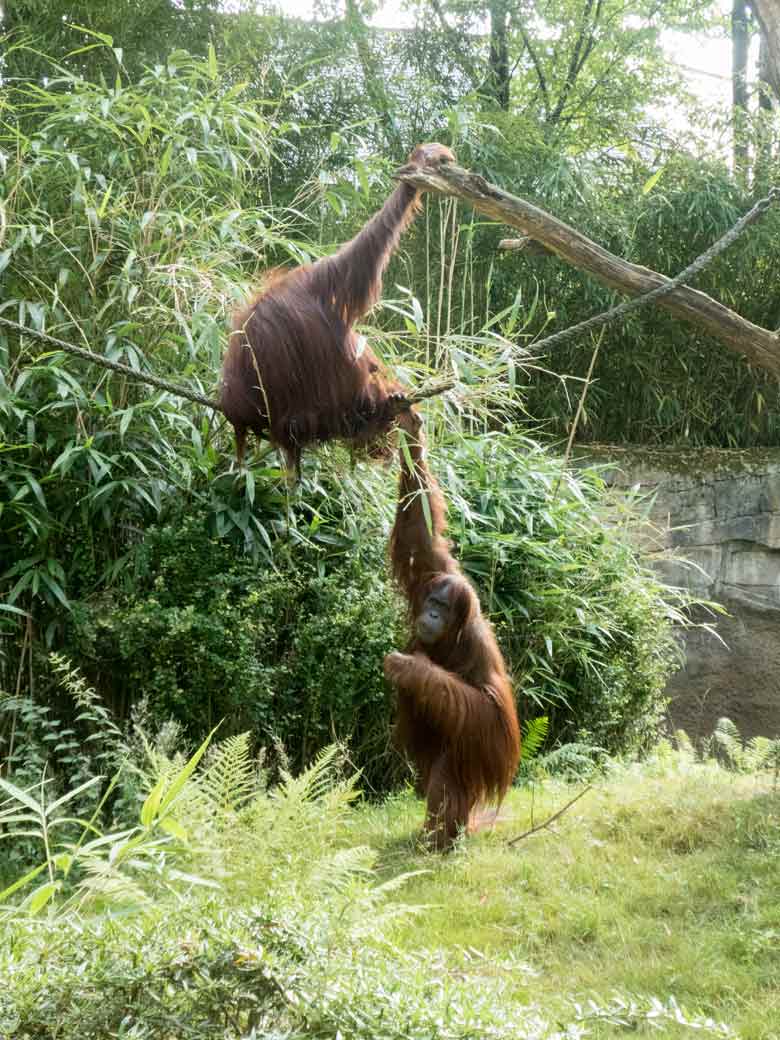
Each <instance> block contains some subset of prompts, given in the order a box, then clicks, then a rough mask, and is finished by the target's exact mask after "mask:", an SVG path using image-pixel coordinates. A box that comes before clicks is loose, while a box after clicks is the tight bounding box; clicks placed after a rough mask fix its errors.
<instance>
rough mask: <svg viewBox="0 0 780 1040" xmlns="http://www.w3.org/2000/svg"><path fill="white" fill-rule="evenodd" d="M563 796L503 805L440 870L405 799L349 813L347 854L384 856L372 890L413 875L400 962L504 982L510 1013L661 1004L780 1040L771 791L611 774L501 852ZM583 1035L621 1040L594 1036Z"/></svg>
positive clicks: (778, 910) (600, 1029) (538, 794)
mask: <svg viewBox="0 0 780 1040" xmlns="http://www.w3.org/2000/svg"><path fill="white" fill-rule="evenodd" d="M573 793H576V788H570V787H565V786H563V785H557V784H551V783H546V784H544V785H543V786H541V787H540V788H537V789H536V791H531V790H528V789H526V790H520V791H515V792H513V793H512V795H511V796H510V798H509V799H508V802H507V804H506V805H505V807H504V809H503V812H502V815H503V816H504V817H505V820H504V822H502V823H501V824H500V825H499V826H498V827H497V828H496V829H495V830H494V831H492V832H490V833H483V834H480V835H478V836H476V837H474V838H471V839H469V840H468V841H467V842H466V843H464V845H463V846H462V847H461V848H459V849H458V850H456V851H455V852H454V853H452V854H450V855H449V856H446V857H444V858H440V857H436V856H433V855H430V854H427V853H425V852H424V851H422V850H421V849H420V848H419V847H418V846H417V845H416V843H415V841H414V839H413V837H412V835H413V834H414V833H415V832H416V829H417V828H418V827H419V823H420V820H421V806H420V804H419V803H418V802H417V801H415V800H414V799H413V798H412V797H411V796H403V797H399V798H397V799H394V800H392V801H391V802H389V803H388V804H386V805H385V806H382V807H381V808H367V809H365V810H364V811H362V812H359V813H358V814H357V815H356V817H354V818H353V820H352V822H351V824H350V827H351V828H354V833H353V834H352V835H351V838H352V840H355V841H357V840H360V841H364V842H366V843H368V844H370V845H372V846H373V847H374V848H378V849H379V850H380V861H379V869H380V873H381V874H382V875H384V876H388V877H390V876H395V875H397V874H399V873H401V872H404V871H423V873H421V874H419V875H418V876H416V877H414V878H412V879H410V880H409V881H408V882H407V885H406V887H405V888H404V889H403V890H402V898H403V899H404V900H405V901H406V902H407V903H410V904H413V905H415V906H417V907H419V910H418V912H417V913H416V914H414V915H411V916H406V917H403V918H402V919H401V921H400V923H399V925H398V926H397V931H396V933H395V937H396V940H397V942H398V944H399V946H400V947H402V948H404V949H406V950H410V951H412V950H414V951H421V950H423V951H431V954H433V953H434V952H437V951H446V953H447V955H448V958H449V959H450V962H451V964H452V970H456V971H457V970H459V967H461V968H462V970H465V971H468V973H469V974H470V975H471V974H473V973H474V972H475V971H476V972H478V973H479V974H484V975H486V976H487V975H491V974H495V973H507V975H508V977H509V978H510V979H511V980H512V989H513V992H514V993H515V994H516V996H517V998H518V999H519V1000H521V1001H522V1002H524V1003H532V1004H533V1003H538V1004H539V1005H540V1006H542V1007H544V1008H545V1009H546V1010H547V1012H548V1013H549V1012H550V1011H551V1010H553V1009H555V1008H561V1018H562V1019H564V1018H565V1019H566V1020H569V1019H570V1017H571V1013H570V1008H571V1003H570V1002H571V1001H572V1000H575V1001H578V1002H581V1003H583V1002H587V1000H588V999H589V998H592V999H595V1000H596V1001H597V1002H598V1003H599V1004H600V1005H602V1006H603V1005H605V1004H608V1003H609V1000H610V998H612V997H613V996H614V995H616V994H617V995H618V996H619V997H620V998H621V999H624V1000H626V999H628V998H629V997H630V996H631V995H642V996H655V997H658V998H661V999H663V1000H668V998H669V997H670V996H672V997H674V998H676V1000H677V1001H678V1002H679V1004H680V1005H681V1006H683V1007H685V1008H686V1010H687V1011H688V1012H689V1013H698V1014H703V1015H706V1016H711V1017H712V1018H714V1019H716V1020H717V1021H719V1022H725V1023H727V1024H728V1025H729V1026H731V1027H733V1029H734V1030H735V1031H736V1032H737V1033H738V1035H739V1036H740V1037H741V1038H742V1040H778V1038H780V791H778V789H777V788H776V787H775V786H774V784H773V778H772V777H771V776H766V775H765V776H762V777H755V776H753V777H748V776H739V775H735V774H733V773H729V772H726V771H724V770H721V769H718V768H717V767H715V766H712V765H709V766H707V765H693V764H692V763H689V762H685V761H684V760H679V759H676V758H670V760H669V761H668V762H666V763H665V764H659V763H656V765H655V766H653V765H650V766H648V765H645V766H644V767H642V768H640V767H636V768H633V769H630V770H628V771H624V770H621V771H620V772H619V773H616V774H615V775H614V776H613V777H612V778H611V779H607V780H602V781H597V782H596V784H595V785H594V788H593V789H592V790H591V791H589V792H588V793H587V794H586V795H585V796H584V797H583V798H582V799H581V800H580V801H578V802H577V803H576V805H574V806H573V807H572V808H571V809H570V810H569V811H568V812H567V813H565V814H564V815H563V816H562V817H561V818H560V819H559V820H558V821H557V822H556V823H555V824H554V825H553V826H552V827H551V828H550V829H545V830H543V831H541V832H539V833H537V834H535V835H533V836H531V837H528V838H526V839H524V840H522V841H521V842H519V843H518V844H517V845H515V846H514V847H513V848H509V847H508V846H507V841H506V839H507V838H508V837H510V836H513V835H515V834H519V833H520V832H522V831H524V830H526V829H527V828H528V827H530V826H531V825H532V822H537V823H538V822H540V821H541V820H542V819H544V818H545V817H547V816H549V815H550V814H551V813H552V812H554V811H555V810H556V809H558V808H559V807H560V806H561V805H563V804H565V802H566V801H567V800H568V799H569V798H570V797H572V794H573ZM589 1028H590V1029H591V1030H592V1032H591V1033H590V1034H589V1035H592V1036H595V1037H604V1038H606V1037H613V1036H624V1035H626V1031H625V1028H624V1027H619V1026H616V1025H614V1024H609V1023H607V1022H604V1021H600V1020H596V1021H594V1022H592V1023H590V1024H589ZM644 1028H645V1027H642V1029H644ZM661 1032H662V1035H664V1036H670V1037H672V1036H677V1035H680V1036H683V1035H685V1036H690V1035H691V1031H690V1029H687V1028H682V1027H680V1028H679V1029H678V1027H676V1026H674V1025H671V1026H670V1025H668V1024H665V1025H664V1027H663V1029H662V1031H661ZM655 1035H658V1034H657V1033H656V1034H655Z"/></svg>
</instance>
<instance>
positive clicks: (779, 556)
mask: <svg viewBox="0 0 780 1040" xmlns="http://www.w3.org/2000/svg"><path fill="white" fill-rule="evenodd" d="M578 459H579V461H580V462H583V461H585V460H587V461H595V462H598V463H600V464H602V465H604V466H605V467H606V468H605V476H606V479H607V481H608V483H609V484H611V485H612V486H613V487H615V488H616V489H618V490H620V491H621V492H622V493H623V494H627V493H629V492H630V491H631V489H636V491H637V492H638V493H639V495H640V496H641V497H642V499H643V502H644V512H646V514H647V523H645V524H644V525H643V526H642V527H641V528H640V530H639V533H638V536H637V537H638V540H639V543H640V545H641V548H642V549H643V551H644V552H646V553H647V556H648V559H649V561H650V562H651V563H652V564H653V566H654V567H655V568H656V569H657V571H658V572H659V575H660V576H661V577H662V578H663V580H664V581H666V582H668V583H669V584H672V585H679V586H682V587H685V588H689V589H691V590H692V591H693V592H695V593H696V594H697V595H698V596H700V597H702V598H705V599H709V600H715V601H717V602H719V603H721V604H723V605H724V606H725V607H726V609H727V610H728V612H729V616H728V617H723V618H717V619H715V622H714V627H715V628H716V631H717V633H718V636H719V637H720V640H719V639H718V638H716V637H714V636H712V635H710V634H709V633H707V632H704V631H700V630H699V631H693V632H690V633H688V634H686V636H685V644H686V645H685V649H686V664H685V666H684V667H683V668H682V669H681V670H680V671H679V672H678V673H677V674H676V675H675V676H674V677H673V678H672V680H671V682H670V684H669V694H670V697H671V703H670V706H669V715H670V721H671V723H672V725H673V726H674V727H675V728H676V727H682V728H684V729H686V730H687V731H688V732H689V733H690V734H691V735H694V736H697V735H707V734H709V733H711V732H712V729H713V727H714V725H715V722H716V721H717V720H718V719H719V718H720V717H722V716H724V715H726V716H728V717H729V718H731V719H733V721H734V722H735V723H736V724H737V726H738V727H739V729H740V732H741V733H742V735H743V736H744V737H751V736H754V735H756V734H763V735H765V736H770V737H774V736H778V735H780V451H774V450H772V451H770V450H765V451H748V452H741V451H733V452H732V451H711V450H702V451H697V452H679V451H657V450H650V449H636V448H619V447H614V446H604V447H601V446H598V447H596V446H594V447H588V448H587V449H582V450H581V451H580V452H578ZM721 640H722V641H721Z"/></svg>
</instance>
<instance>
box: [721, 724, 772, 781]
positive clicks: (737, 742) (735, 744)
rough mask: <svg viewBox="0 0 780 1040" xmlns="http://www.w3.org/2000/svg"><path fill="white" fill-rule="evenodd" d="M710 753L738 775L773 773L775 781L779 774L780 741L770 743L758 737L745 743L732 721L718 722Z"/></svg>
mask: <svg viewBox="0 0 780 1040" xmlns="http://www.w3.org/2000/svg"><path fill="white" fill-rule="evenodd" d="M708 749H709V751H710V752H711V753H712V754H714V755H715V756H717V757H718V758H720V759H722V760H723V761H724V762H725V764H726V766H727V767H728V768H729V769H733V770H734V771H735V772H738V773H757V772H759V771H760V770H762V769H773V770H774V773H775V777H777V776H778V774H780V738H776V739H775V740H771V739H770V738H769V737H761V736H759V737H751V738H750V740H743V739H742V737H741V735H740V732H739V730H738V729H737V727H736V725H735V724H734V723H733V722H732V721H731V719H726V718H723V719H718V722H717V725H716V726H715V730H714V732H713V734H712V738H711V739H710V741H709V748H708Z"/></svg>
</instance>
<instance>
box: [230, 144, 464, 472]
mask: <svg viewBox="0 0 780 1040" xmlns="http://www.w3.org/2000/svg"><path fill="white" fill-rule="evenodd" d="M453 159H454V156H453V154H452V152H451V151H450V150H449V148H446V147H445V146H444V145H440V144H424V145H419V146H418V147H417V148H415V150H414V151H413V152H412V154H411V155H410V156H409V160H408V165H407V167H406V168H407V169H408V168H409V167H410V166H415V167H425V166H436V165H437V164H438V163H441V162H446V161H451V160H453ZM419 208H420V192H419V191H418V190H416V189H415V188H413V187H411V186H410V185H408V184H405V183H404V184H400V185H399V186H398V187H397V188H396V189H395V191H394V192H393V193H392V194H391V195H390V197H389V198H388V200H387V201H386V202H385V204H384V206H383V207H382V209H381V210H380V211H379V212H378V213H377V214H375V215H374V216H373V217H372V218H371V220H370V221H369V222H368V223H367V224H366V225H365V227H364V228H363V229H362V230H361V231H360V232H359V233H358V234H357V235H356V236H355V237H354V238H353V239H352V240H351V241H349V242H347V243H346V244H345V245H343V246H342V247H341V248H340V249H339V250H338V252H337V253H335V254H334V255H333V256H330V257H325V258H323V259H322V260H318V261H317V262H316V263H313V264H306V265H305V266H302V267H296V268H294V269H292V270H290V271H282V272H275V273H274V275H273V276H272V278H271V279H269V280H268V282H267V283H266V286H265V288H264V289H263V291H261V292H260V293H259V294H258V295H257V296H256V297H255V298H254V299H253V300H251V301H250V302H249V303H248V304H247V305H246V306H245V307H244V308H242V309H241V310H240V311H239V312H238V313H237V314H236V315H235V316H234V319H233V331H232V333H231V336H230V341H229V343H228V349H227V351H226V353H225V358H224V361H223V366H222V392H221V398H220V403H221V405H222V409H223V411H224V413H225V415H226V416H227V418H228V419H229V420H230V422H231V423H232V424H233V427H234V429H235V433H236V450H237V455H238V460H239V463H240V462H241V461H242V460H243V455H244V449H245V445H246V435H247V430H252V431H253V432H254V433H255V434H256V435H257V436H258V437H262V436H267V437H268V438H269V439H270V440H271V441H272V442H274V443H275V444H277V445H278V446H279V447H281V449H282V450H283V451H284V453H285V456H286V459H287V462H288V465H291V466H293V467H294V468H296V469H297V468H298V466H299V463H300V455H301V451H302V449H303V448H305V447H306V446H307V445H309V444H312V443H315V442H317V441H327V440H330V439H332V438H340V439H343V440H347V441H349V442H351V443H353V444H358V445H360V444H364V445H365V444H369V443H370V442H371V441H372V440H374V439H375V438H376V437H377V436H378V435H379V434H381V433H382V432H383V431H385V430H386V429H387V428H388V427H389V426H390V425H391V424H392V422H393V420H394V417H395V415H394V412H393V410H392V409H389V408H388V404H389V402H391V401H392V400H393V399H394V397H395V398H398V397H400V396H402V394H401V387H400V386H399V385H398V384H397V383H393V382H391V381H390V380H389V379H388V377H387V375H386V374H385V372H384V371H383V369H382V367H381V366H380V363H379V361H378V360H377V358H376V357H375V355H374V354H373V352H372V351H371V350H369V349H368V348H367V347H365V345H364V343H363V342H362V341H361V338H360V337H358V336H357V335H355V333H354V332H353V331H352V330H353V326H354V324H355V322H356V321H358V320H359V319H360V318H362V317H363V316H364V315H365V314H366V313H367V312H368V311H369V310H370V309H371V307H372V306H373V305H374V304H375V303H376V301H377V300H378V298H379V296H380V294H381V291H382V276H383V274H384V271H385V268H386V267H387V264H388V261H389V259H390V256H391V254H392V253H393V250H394V249H395V248H396V247H397V245H398V241H399V238H400V236H401V234H402V232H403V231H404V230H405V228H406V227H408V225H409V224H410V223H411V221H412V220H413V219H414V216H415V215H416V213H417V212H418V211H419Z"/></svg>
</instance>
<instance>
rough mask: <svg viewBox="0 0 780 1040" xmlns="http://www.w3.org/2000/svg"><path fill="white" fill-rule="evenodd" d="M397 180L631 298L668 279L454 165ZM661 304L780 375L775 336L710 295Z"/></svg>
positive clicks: (673, 295)
mask: <svg viewBox="0 0 780 1040" xmlns="http://www.w3.org/2000/svg"><path fill="white" fill-rule="evenodd" d="M397 176H398V178H399V179H400V180H404V181H408V182H409V183H410V184H413V185H414V186H415V187H418V188H422V189H423V190H424V191H429V192H433V193H435V194H439V195H452V196H454V197H455V198H458V199H462V200H463V201H464V202H467V203H469V204H470V205H471V206H473V207H474V209H476V210H478V211H479V212H480V213H484V214H485V215H486V216H488V217H491V218H492V219H493V220H499V221H502V222H503V223H505V224H509V225H510V226H511V227H515V228H518V229H519V230H520V231H521V232H523V234H525V235H527V236H528V237H529V238H532V239H534V240H535V241H536V242H538V243H541V244H542V245H543V246H544V247H545V248H546V249H548V250H549V251H550V252H551V253H554V254H555V255H556V256H558V257H559V258H560V259H561V260H565V261H566V262H567V263H569V264H571V265H572V266H574V267H576V268H578V269H580V270H582V271H585V272H587V273H588V274H590V275H592V276H593V277H594V278H595V279H596V280H597V281H599V282H601V284H602V285H606V286H607V287H608V288H609V289H613V290H616V291H617V292H621V293H625V294H626V295H627V296H640V295H643V294H645V293H648V292H651V291H652V290H654V289H658V288H660V287H662V286H664V285H666V284H667V283H668V282H669V281H670V279H669V278H667V277H666V276H665V275H662V274H658V273H657V272H656V271H651V270H650V269H649V268H647V267H641V266H640V265H639V264H632V263H629V262H628V261H627V260H623V259H622V258H621V257H619V256H615V255H614V253H610V252H609V251H608V250H607V249H604V248H603V247H602V246H600V245H598V244H597V243H596V242H593V241H592V240H591V239H589V238H588V237H587V236H586V235H583V234H582V233H581V232H579V231H577V230H575V229H574V228H573V227H571V226H570V225H569V224H565V223H564V222H563V221H562V220H558V219H557V218H556V217H553V216H551V215H550V214H549V213H546V212H545V211H544V210H542V209H539V208H538V207H537V206H534V205H532V204H531V203H530V202H526V201H525V200H524V199H521V198H518V197H517V196H516V195H511V194H510V193H509V192H506V191H504V190H503V189H501V188H499V187H497V186H496V185H495V184H490V183H488V181H486V180H485V179H484V177H480V176H479V175H478V174H475V173H471V172H469V171H468V170H464V169H463V168H462V167H460V166H458V165H456V164H455V163H446V164H442V165H441V166H440V167H439V169H438V170H437V171H436V172H431V171H426V172H422V171H419V172H414V173H401V172H400V171H399V172H398V173H397ZM657 306H658V307H663V308H664V310H667V311H669V312H670V313H671V314H673V315H674V316H675V317H677V318H682V319H683V320H684V321H688V322H690V323H691V324H693V325H696V326H697V327H698V328H700V329H703V330H704V331H706V332H708V333H709V334H710V335H711V336H713V337H714V338H715V339H718V340H719V341H720V342H721V343H723V344H724V345H725V346H727V347H728V348H729V349H730V350H732V351H734V352H735V353H737V354H740V355H741V356H742V357H743V358H745V360H747V361H748V362H750V364H752V365H756V366H758V367H759V368H763V369H765V370H766V371H768V372H771V373H772V374H773V375H780V337H779V336H778V333H777V332H772V331H770V330H769V329H764V328H761V327H760V326H759V325H754V324H753V323H752V322H750V321H747V320H746V319H745V318H742V317H740V315H739V314H737V313H736V312H735V311H732V310H730V309H729V308H728V307H725V306H724V305H723V304H721V303H718V302H717V301H716V300H713V299H712V297H711V296H707V294H706V293H703V292H699V291H698V290H697V289H691V288H689V287H688V286H679V287H677V288H675V289H673V290H672V291H671V292H669V293H668V294H667V295H665V296H662V297H659V298H658V300H657Z"/></svg>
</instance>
